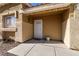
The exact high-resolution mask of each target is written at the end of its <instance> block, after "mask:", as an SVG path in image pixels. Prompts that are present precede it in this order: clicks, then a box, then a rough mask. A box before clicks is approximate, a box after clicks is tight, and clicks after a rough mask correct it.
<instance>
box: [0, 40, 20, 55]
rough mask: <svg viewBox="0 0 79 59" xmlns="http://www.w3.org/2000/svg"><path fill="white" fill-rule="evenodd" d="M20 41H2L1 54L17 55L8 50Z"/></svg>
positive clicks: (0, 45)
mask: <svg viewBox="0 0 79 59" xmlns="http://www.w3.org/2000/svg"><path fill="white" fill-rule="evenodd" d="M19 44H20V43H18V42H14V41H9V42H0V56H15V55H13V54H10V53H8V52H7V51H8V50H10V49H12V48H14V47H16V46H17V45H19Z"/></svg>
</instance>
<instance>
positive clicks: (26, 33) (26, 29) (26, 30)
mask: <svg viewBox="0 0 79 59" xmlns="http://www.w3.org/2000/svg"><path fill="white" fill-rule="evenodd" d="M28 20H29V19H28V17H27V16H25V15H23V21H22V39H23V41H25V40H29V39H31V38H32V37H33V24H31V23H29V22H28Z"/></svg>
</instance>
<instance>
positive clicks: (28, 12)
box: [24, 4, 70, 16]
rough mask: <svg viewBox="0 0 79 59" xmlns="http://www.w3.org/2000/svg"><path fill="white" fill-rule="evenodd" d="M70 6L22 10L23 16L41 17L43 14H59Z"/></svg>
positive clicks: (57, 5) (60, 5)
mask: <svg viewBox="0 0 79 59" xmlns="http://www.w3.org/2000/svg"><path fill="white" fill-rule="evenodd" d="M69 5H70V4H55V5H53V4H48V5H44V6H38V7H32V8H29V9H26V10H24V14H26V15H27V16H28V15H43V14H52V13H56V12H57V13H58V11H60V12H59V13H61V11H64V10H67V9H69V7H68V6H69Z"/></svg>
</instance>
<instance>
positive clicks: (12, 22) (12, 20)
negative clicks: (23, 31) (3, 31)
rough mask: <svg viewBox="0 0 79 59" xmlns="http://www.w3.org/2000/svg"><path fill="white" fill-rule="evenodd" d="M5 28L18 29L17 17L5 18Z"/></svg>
mask: <svg viewBox="0 0 79 59" xmlns="http://www.w3.org/2000/svg"><path fill="white" fill-rule="evenodd" d="M4 27H16V17H15V16H7V17H5V19H4Z"/></svg>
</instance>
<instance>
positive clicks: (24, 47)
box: [8, 43, 79, 56]
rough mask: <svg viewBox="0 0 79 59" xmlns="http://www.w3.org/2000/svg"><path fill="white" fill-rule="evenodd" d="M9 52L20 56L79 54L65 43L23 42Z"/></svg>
mask: <svg viewBox="0 0 79 59" xmlns="http://www.w3.org/2000/svg"><path fill="white" fill-rule="evenodd" d="M8 52H9V53H12V54H14V55H18V56H79V51H76V50H71V49H68V48H66V46H65V45H64V44H63V43H53V44H51V43H50V44H48V43H38V44H35V43H23V44H20V45H18V46H17V47H15V48H13V49H11V50H9V51H8Z"/></svg>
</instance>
